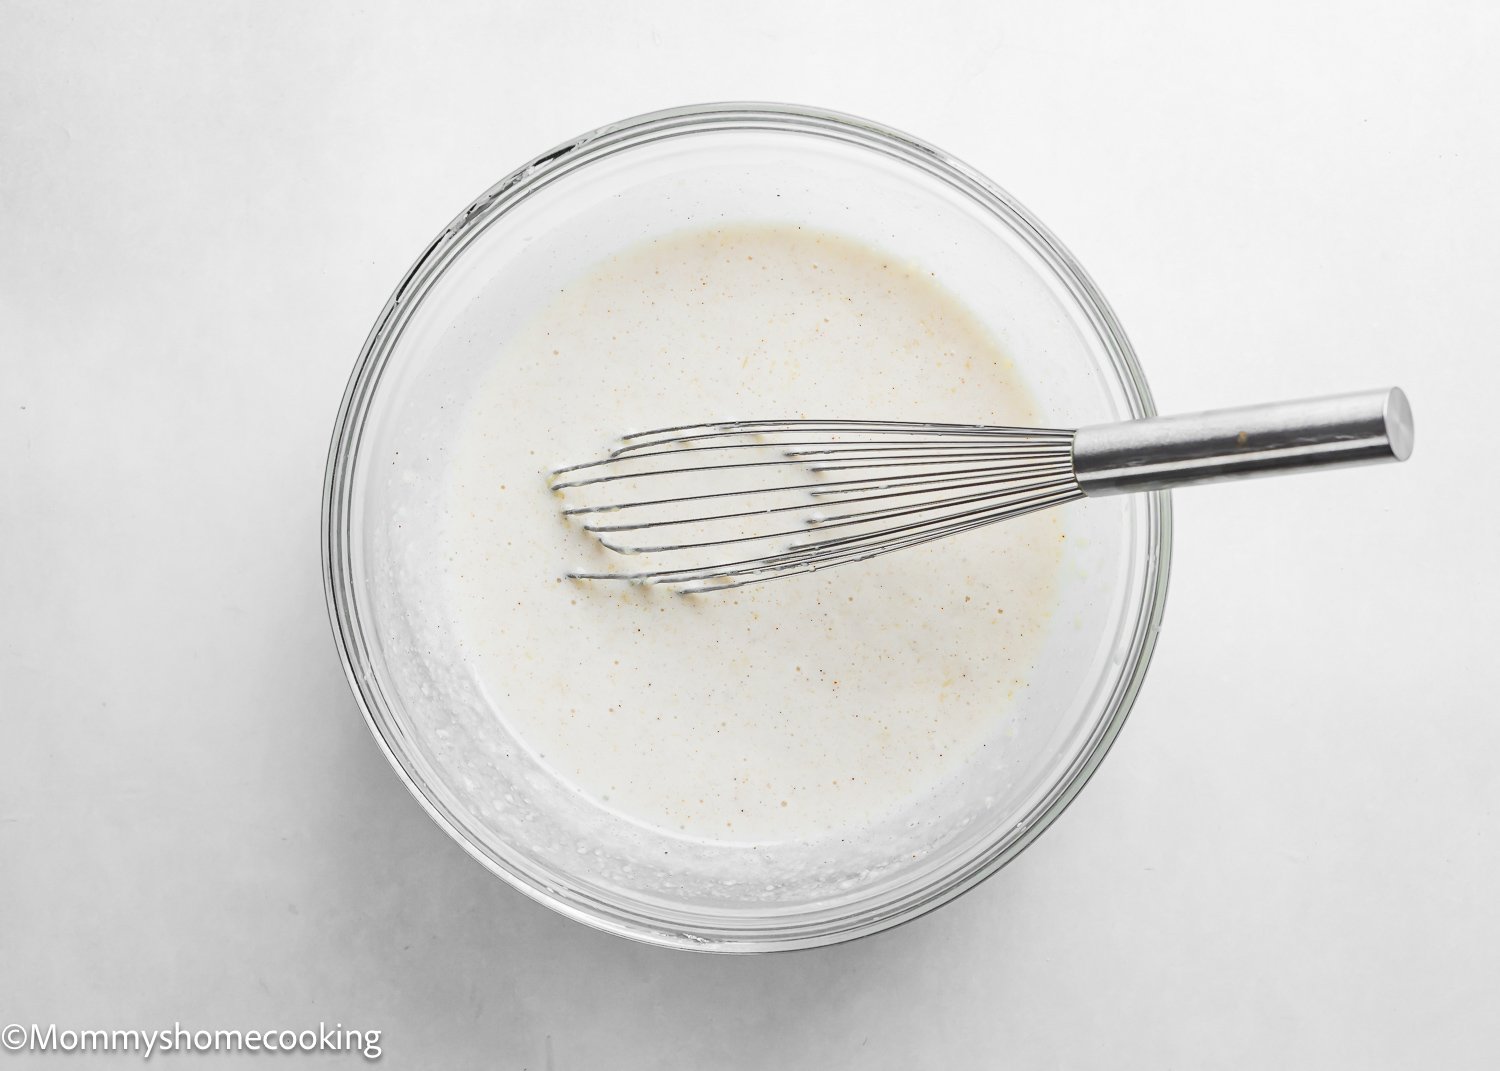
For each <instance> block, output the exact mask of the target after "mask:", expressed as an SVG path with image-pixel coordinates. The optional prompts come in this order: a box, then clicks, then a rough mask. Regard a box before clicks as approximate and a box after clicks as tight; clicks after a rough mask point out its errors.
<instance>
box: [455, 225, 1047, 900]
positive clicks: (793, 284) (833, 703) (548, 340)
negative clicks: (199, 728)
mask: <svg viewBox="0 0 1500 1071" xmlns="http://www.w3.org/2000/svg"><path fill="white" fill-rule="evenodd" d="M784 416H796V417H854V418H871V419H897V420H922V419H930V420H938V421H958V422H976V423H992V424H1014V425H1032V424H1036V423H1039V420H1038V415H1037V412H1036V408H1035V405H1034V403H1033V400H1032V397H1031V395H1030V393H1029V391H1028V389H1027V386H1026V384H1025V383H1024V382H1023V381H1022V380H1021V378H1020V376H1019V373H1018V371H1017V369H1016V367H1015V366H1014V365H1013V364H1012V362H1011V360H1010V358H1009V356H1008V355H1007V354H1006V353H1004V352H1002V351H1001V350H1000V348H999V347H998V344H997V343H996V342H995V340H994V339H993V338H992V337H991V336H990V334H989V333H988V332H987V331H986V330H985V328H984V327H983V325H982V324H981V323H980V321H979V320H978V319H977V318H976V317H975V316H973V315H971V313H970V312H969V311H968V310H967V309H966V308H965V307H964V306H963V305H962V304H961V303H960V301H959V299H957V298H956V297H955V296H954V295H952V294H951V293H949V292H948V291H946V290H945V289H943V288H942V287H941V286H939V285H938V284H937V282H936V281H935V279H934V278H933V277H932V273H931V272H928V271H922V270H920V269H918V268H915V267H913V266H911V265H909V264H907V263H904V262H902V261H901V260H899V259H897V258H895V257H894V256H891V255H888V254H887V253H886V252H884V251H882V250H879V249H877V248H874V247H872V246H867V245H864V244H862V243H859V242H856V241H854V240H851V239H848V238H844V237H840V236H836V235H834V234H831V233H826V232H819V231H815V230H812V229H808V228H801V227H796V226H785V227H782V226H774V225H765V224H754V225H751V224H747V225H744V226H728V227H715V228H705V229H698V230H690V231H685V232H681V233H679V234H676V235H671V236H668V237H665V238H660V239H657V240H655V241H651V242H648V243H646V244H643V245H639V246H636V247H634V248H631V249H628V250H626V251H624V252H622V253H619V254H617V255H615V256H612V257H610V258H608V259H607V260H606V261H604V262H603V263H602V264H601V265H600V266H599V267H598V268H597V269H596V270H593V271H591V272H588V273H586V274H584V275H583V276H581V277H579V278H577V279H576V280H574V281H573V282H571V283H570V284H568V285H566V286H565V287H564V288H563V289H562V290H561V292H559V293H558V294H557V295H556V296H555V298H553V299H552V300H551V301H550V302H549V303H547V304H546V305H545V307H544V308H543V309H542V311H541V312H540V313H538V314H537V315H535V317H534V318H532V319H531V320H530V322H529V323H527V324H526V325H524V326H523V327H522V328H521V329H520V330H518V331H516V332H514V333H512V334H511V335H510V336H509V337H508V338H506V339H505V341H504V342H503V344H502V345H501V346H499V348H498V349H496V350H495V351H494V352H493V356H492V367H491V368H489V369H488V370H487V371H486V372H485V373H484V375H483V376H482V378H481V380H480V387H479V389H478V390H477V391H475V392H474V393H473V394H472V395H471V396H470V397H469V398H468V399H467V401H466V402H465V404H464V407H463V412H462V413H461V415H459V416H458V417H457V419H458V420H459V421H460V424H459V426H458V428H457V432H456V435H455V437H454V440H453V443H454V445H453V446H452V448H451V449H450V450H449V451H448V461H447V465H446V490H445V495H446V509H445V511H444V514H445V519H444V523H443V525H442V528H441V532H442V535H441V547H442V549H441V555H442V559H443V563H444V573H443V576H444V584H445V586H446V601H447V603H448V604H449V605H450V606H451V607H452V623H451V627H452V629H453V630H454V631H455V635H453V636H452V637H451V639H452V641H453V642H454V643H455V644H456V646H457V648H458V650H460V651H461V652H462V658H463V660H464V662H465V663H466V665H467V667H468V669H469V670H470V671H471V672H472V675H473V677H474V679H475V680H476V681H477V683H478V687H479V690H480V691H481V693H482V694H483V696H484V698H485V705H486V706H488V707H489V708H490V709H491V710H492V711H493V716H494V717H496V718H499V719H501V720H503V722H504V728H505V730H506V733H507V736H509V737H511V738H514V739H515V740H516V741H517V742H518V743H519V744H520V746H521V747H523V748H524V749H526V750H527V751H528V752H529V753H530V754H531V756H532V757H534V759H535V760H536V761H537V763H538V764H539V765H540V766H541V767H543V768H544V769H546V770H549V771H550V772H551V773H552V774H553V775H555V777H556V778H557V779H558V781H559V782H561V783H562V784H564V785H566V786H567V787H568V790H569V791H571V792H572V793H575V794H576V795H577V796H578V797H580V799H581V801H586V802H587V803H588V804H590V805H593V806H597V807H598V808H601V809H604V810H607V811H609V812H612V813H613V814H614V815H615V816H616V817H617V818H619V819H623V820H625V821H627V822H628V823H631V824H634V825H636V826H638V827H644V828H645V829H649V830H655V831H657V832H659V833H660V834H662V835H666V836H670V837H673V838H680V839H684V840H687V841H690V842H694V843H697V844H700V845H738V846H742V847H750V848H756V849H759V848H761V847H766V848H771V847H774V846H778V845H782V846H785V845H801V846H804V847H805V846H807V845H809V844H816V843H818V842H823V841H826V842H828V843H830V844H834V843H843V842H852V841H856V840H858V839H859V838H860V837H861V836H863V835H865V833H866V831H868V830H870V829H874V828H877V827H879V828H894V826H892V823H896V824H898V825H899V823H900V820H901V816H902V814H903V812H908V811H910V812H913V813H919V812H922V809H923V807H924V805H925V804H924V801H928V800H931V799H934V798H937V797H938V796H939V795H942V796H945V797H946V798H949V799H953V798H959V797H960V796H962V797H972V798H979V797H980V796H982V794H983V793H984V791H985V788H984V786H983V785H970V786H964V785H962V784H961V783H960V782H962V781H963V780H964V779H965V778H970V777H984V776H993V771H994V770H996V769H998V768H999V767H1000V766H1001V765H1002V764H1003V762H1004V750H1005V748H1006V747H1007V740H1008V739H1009V738H1010V737H1011V736H1012V735H1013V734H1014V733H1015V731H1016V726H1017V724H1018V723H1020V722H1021V721H1023V720H1024V715H1023V714H1021V713H1019V712H1020V711H1021V710H1023V709H1024V703H1025V698H1026V693H1027V689H1028V687H1029V680H1030V677H1031V674H1032V671H1033V668H1034V666H1035V664H1036V661H1037V659H1038V658H1039V656H1040V652H1041V650H1042V641H1043V638H1044V635H1045V633H1046V631H1047V629H1048V628H1049V627H1050V625H1051V619H1052V616H1053V609H1054V606H1055V603H1056V588H1057V583H1058V572H1059V563H1060V561H1061V559H1062V555H1063V548H1064V546H1065V541H1066V538H1067V533H1066V531H1065V522H1066V521H1067V519H1068V513H1067V511H1059V510H1053V511H1049V512H1045V513H1042V514H1037V515H1033V516H1030V517H1025V518H1021V519H1018V520H1014V521H1008V522H1005V523H1002V524H997V525H992V526H990V527H988V528H985V529H982V530H979V531H976V532H970V533H967V534H963V535H960V536H957V537H954V538H951V539H945V540H942V541H939V542H937V543H935V544H931V545H928V546H925V547H921V548H915V549H911V550H906V551H902V552H899V553H896V554H892V555H889V556H887V557H884V558H881V559H878V560H875V561H871V562H867V563H861V564H853V565H848V566H844V567H840V568H837V569H834V570H831V571H829V572H826V573H819V574H817V575H811V576H799V577H794V578H789V579H786V580H779V581H775V582H772V583H766V584H759V585H755V586H753V587H750V588H745V589H740V590H737V591H735V592H730V593H724V594H718V595H709V596H699V597H693V598H684V597H682V596H679V595H676V594H674V593H672V592H671V591H669V590H666V589H653V588H645V587H640V586H635V585H626V584H618V583H610V582H598V581H594V582H580V581H566V580H561V579H560V577H561V574H562V573H563V572H565V571H566V570H567V569H568V568H569V567H571V566H575V565H579V564H586V565H588V566H590V567H591V568H598V567H605V568H620V567H629V562H628V561H623V560H620V559H613V560H612V558H611V556H610V555H609V554H608V553H607V552H605V551H603V550H601V549H600V548H598V547H597V546H596V545H595V544H594V542H593V540H592V538H591V537H589V536H587V535H585V534H583V533H581V532H580V531H579V530H578V529H577V526H576V525H574V524H571V523H569V522H567V521H565V520H563V519H562V518H561V515H560V503H559V502H558V500H557V498H556V497H555V496H554V495H552V494H551V493H550V492H549V491H548V490H547V479H546V477H547V474H548V472H549V471H550V470H551V469H552V468H553V467H554V466H556V465H559V464H564V463H569V462H576V461H582V460H588V459H590V458H592V457H596V456H598V455H600V454H601V453H602V452H603V451H604V450H605V448H606V447H607V446H608V445H609V444H610V442H611V440H612V439H613V438H614V437H615V436H616V435H618V434H620V433H623V432H629V431H637V430H643V429H647V428H655V427H661V426H669V425H675V424H682V423H690V422H696V421H702V420H710V419H736V418H754V419H759V418H769V417H784ZM941 817H942V816H941V815H937V814H934V813H931V811H930V809H929V811H928V812H926V813H924V819H925V820H927V821H936V820H939V819H940V818H941ZM653 843H654V842H653ZM830 850H833V849H830ZM579 851H580V852H582V851H584V848H583V847H580V849H579ZM814 854H816V853H814ZM865 854H867V855H868V854H871V853H870V852H866V853H865ZM874 854H876V855H878V854H879V853H878V850H877V851H875V853H874ZM730 870H731V872H732V868H730Z"/></svg>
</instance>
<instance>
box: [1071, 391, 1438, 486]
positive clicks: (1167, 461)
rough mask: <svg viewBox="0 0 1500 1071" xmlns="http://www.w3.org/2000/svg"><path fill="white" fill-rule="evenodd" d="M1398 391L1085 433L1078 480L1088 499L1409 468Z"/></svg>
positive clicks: (1407, 421)
mask: <svg viewBox="0 0 1500 1071" xmlns="http://www.w3.org/2000/svg"><path fill="white" fill-rule="evenodd" d="M1411 449H1412V416H1411V405H1410V404H1409V403H1408V402H1407V400H1406V395H1405V394H1403V393H1402V392H1401V389H1400V388H1399V387H1391V388H1389V389H1386V390H1371V391H1361V392H1359V393H1357V394H1337V395H1333V396H1331V397H1327V398H1307V399H1303V400H1302V401H1295V402H1272V403H1270V404H1268V405H1249V406H1243V407H1241V408H1237V409H1216V410H1213V411H1211V412H1207V413H1191V414H1187V415H1184V416H1168V417H1151V418H1148V419H1146V420H1130V421H1125V422H1123V423H1119V424H1097V425H1094V426H1093V427H1087V428H1079V429H1078V432H1077V434H1076V435H1075V436H1074V439H1073V473H1074V476H1075V477H1076V478H1077V480H1078V486H1079V487H1080V488H1082V490H1083V492H1084V493H1085V494H1088V495H1113V494H1120V493H1123V492H1126V491H1153V490H1160V489H1162V488H1169V487H1184V486H1187V485H1189V484H1195V483H1212V482H1215V481H1218V480H1235V479H1240V478H1242V477H1246V476H1273V475H1276V474H1278V473H1283V472H1297V471H1301V470H1303V469H1315V468H1327V467H1331V466H1335V465H1360V464H1368V463H1371V462H1375V461H1405V460H1406V459H1407V458H1408V457H1410V456H1411Z"/></svg>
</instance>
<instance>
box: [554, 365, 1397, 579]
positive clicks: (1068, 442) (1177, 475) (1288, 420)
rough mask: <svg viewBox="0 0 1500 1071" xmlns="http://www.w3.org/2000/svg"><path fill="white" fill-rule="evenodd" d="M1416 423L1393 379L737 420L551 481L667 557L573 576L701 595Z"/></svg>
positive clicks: (1354, 455)
mask: <svg viewBox="0 0 1500 1071" xmlns="http://www.w3.org/2000/svg"><path fill="white" fill-rule="evenodd" d="M1412 434H1413V430H1412V415H1411V407H1410V405H1409V404H1408V403H1407V400H1406V395H1405V394H1403V393H1402V392H1401V391H1400V390H1399V389H1398V388H1394V387H1393V388H1390V389H1388V390H1376V391H1364V392H1361V393H1357V394H1342V395H1335V396H1332V397H1327V398H1313V399H1307V400H1304V401H1295V402H1279V403H1272V404H1269V405H1256V406H1247V407H1244V408H1237V409H1222V410H1215V411H1212V412H1207V413H1195V414H1192V415H1189V416H1174V417H1153V418H1150V419H1146V420H1133V421H1126V422H1123V423H1118V424H1101V425H1096V426H1093V427H1085V428H1080V429H1078V430H1077V431H1067V430H1056V429H1044V428H1010V427H988V426H983V425H974V424H933V423H925V422H903V421H888V420H820V419H807V420H738V421H726V422H717V423H705V424H689V425H682V426H679V427H673V428H658V429H656V430H654V431H646V432H637V433H635V434H631V435H626V436H624V437H623V439H622V440H621V445H619V446H618V447H617V448H616V449H614V450H613V451H611V452H610V454H609V455H608V456H607V457H604V458H602V459H600V460H597V461H590V462H587V463H585V464H582V465H569V466H567V467H565V468H560V469H557V470H555V471H554V473H553V480H552V489H553V490H554V491H558V492H565V493H567V495H568V498H569V501H570V502H571V503H572V504H569V505H567V506H566V507H565V508H564V510H563V512H564V514H565V515H567V516H570V517H578V518H580V519H582V520H583V521H584V529H585V530H586V531H588V532H591V533H593V534H595V535H596V536H597V537H598V538H599V540H600V542H601V543H603V545H604V546H605V547H607V548H608V549H609V550H611V551H614V552H616V553H618V554H629V555H647V556H650V557H651V558H652V559H655V560H653V561H652V562H650V567H649V568H645V569H639V570H635V571H620V572H593V571H587V570H582V569H580V570H575V571H573V572H571V573H569V574H568V576H570V577H573V578H576V579H585V580H633V581H639V582H644V583H651V584H667V585H671V586H673V587H676V588H677V589H679V590H681V591H683V592H687V593H699V592H709V591H722V590H726V589H729V588H736V587H742V586H744V585H746V584H755V583H760V582H762V581H765V580H774V579H777V578H781V577H789V576H794V575H796V574H799V573H809V572H814V571H816V570H819V569H827V568H831V567H833V566H837V565H845V564H848V563H850V562H859V561H867V560H868V559H870V558H875V557H879V556H880V555H883V554H889V553H891V552H892V551H897V550H903V549H905V548H908V547H916V546H920V545H922V544H924V543H929V542H931V541H933V540H935V539H942V538H944V537H946V536H951V535H957V534H959V533H961V532H966V531H969V530H971V529H974V528H979V527H981V526H983V525H987V524H993V523H994V522H996V521H1003V520H1008V519H1010V518H1012V517H1019V516H1021V515H1022V514H1026V513H1032V512H1034V511H1036V510H1041V509H1047V508H1049V507H1052V506H1057V505H1061V504H1062V503H1064V502H1071V501H1073V500H1075V499H1079V498H1083V497H1085V496H1098V495H1111V494H1120V493H1123V492H1127V491H1149V490H1157V489H1162V488H1171V487H1181V486H1185V485H1188V484H1195V483H1208V482H1212V481H1217V480H1230V479H1237V478H1240V477H1245V476H1259V475H1271V474H1274V473H1281V472H1292V471H1297V470H1301V469H1311V468H1326V467H1331V466H1337V465H1353V464H1362V463H1368V462H1375V461H1404V460H1406V458H1407V457H1408V456H1410V454H1411V449H1412ZM601 492H602V493H603V497H602V498H601V499H600V500H598V501H594V500H592V496H593V495H595V494H600V493H601ZM580 496H584V497H586V498H587V499H588V500H585V501H577V499H578V498H579V497H580Z"/></svg>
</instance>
